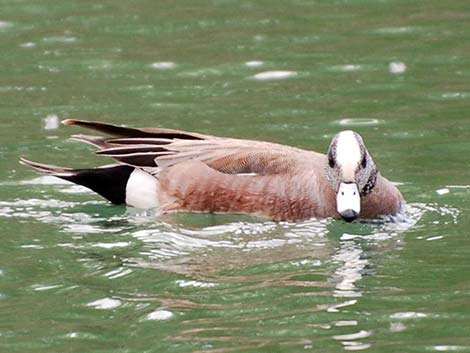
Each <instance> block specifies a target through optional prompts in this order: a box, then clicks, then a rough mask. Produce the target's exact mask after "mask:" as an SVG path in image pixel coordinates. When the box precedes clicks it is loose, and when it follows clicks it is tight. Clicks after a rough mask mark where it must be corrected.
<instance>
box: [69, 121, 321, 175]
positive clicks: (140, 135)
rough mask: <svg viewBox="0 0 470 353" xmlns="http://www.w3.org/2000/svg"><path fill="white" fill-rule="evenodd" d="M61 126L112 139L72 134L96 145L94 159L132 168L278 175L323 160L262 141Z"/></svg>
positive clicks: (102, 126) (100, 125)
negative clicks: (188, 167)
mask: <svg viewBox="0 0 470 353" xmlns="http://www.w3.org/2000/svg"><path fill="white" fill-rule="evenodd" d="M65 123H66V124H67V125H79V126H83V127H87V128H91V129H94V130H97V131H100V132H105V133H107V134H111V135H114V136H117V137H108V138H107V137H96V136H88V135H74V136H72V138H73V139H75V140H79V141H84V142H87V143H90V144H93V145H95V146H97V147H98V148H99V150H98V151H97V152H96V153H97V154H99V155H104V156H109V157H112V158H113V159H114V160H116V161H118V162H121V163H125V164H129V165H133V166H137V167H147V168H159V169H161V168H167V167H170V166H173V165H175V164H178V163H183V162H186V161H200V162H203V163H205V164H206V165H207V166H209V167H211V168H213V169H215V170H217V171H220V172H222V173H227V174H240V173H256V174H278V173H286V172H292V171H293V170H296V169H297V168H296V167H300V166H302V167H303V168H305V164H306V163H307V164H308V163H312V162H313V163H316V162H318V161H319V160H320V159H321V160H323V159H324V155H322V154H320V153H316V152H310V151H306V150H302V149H298V148H294V147H288V146H284V145H279V144H275V143H269V142H262V141H251V140H241V139H232V138H221V137H215V136H211V135H203V134H198V133H192V132H186V131H180V130H171V129H158V128H144V129H131V128H126V127H120V126H114V125H108V124H103V123H94V122H84V121H78V120H71V119H67V120H66V121H65Z"/></svg>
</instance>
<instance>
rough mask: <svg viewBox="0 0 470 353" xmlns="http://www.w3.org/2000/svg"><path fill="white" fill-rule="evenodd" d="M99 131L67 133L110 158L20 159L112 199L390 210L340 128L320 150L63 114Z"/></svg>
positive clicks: (355, 144) (339, 213)
mask: <svg viewBox="0 0 470 353" xmlns="http://www.w3.org/2000/svg"><path fill="white" fill-rule="evenodd" d="M62 123H63V124H65V125H69V126H72V125H73V126H78V127H82V128H87V129H91V130H94V131H95V132H98V133H101V134H104V135H105V136H102V135H99V136H98V135H84V134H77V135H72V136H71V139H72V140H76V141H80V142H84V143H87V144H90V145H93V146H94V147H95V148H97V151H96V152H95V153H96V154H97V155H100V156H107V157H111V158H112V159H113V160H114V163H113V164H111V165H104V166H100V167H94V168H85V169H72V168H64V167H58V166H55V165H49V164H43V163H38V162H34V161H31V160H28V159H26V158H20V163H21V164H23V165H25V166H28V167H31V168H33V169H35V170H37V171H39V172H41V173H44V174H47V175H52V176H55V177H58V178H61V179H64V180H67V181H70V182H72V183H75V184H79V185H82V186H85V187H87V188H89V189H91V190H92V191H94V192H96V193H98V194H99V195H101V196H102V197H104V198H105V199H107V200H109V201H110V202H111V203H113V204H125V205H127V206H131V207H135V208H140V209H156V210H157V211H158V212H161V213H168V212H178V211H186V212H207V213H240V214H250V215H255V216H259V217H264V218H268V219H271V220H274V221H301V220H306V219H310V218H317V219H324V218H333V219H342V220H344V221H346V222H352V221H354V220H361V219H374V218H380V217H383V216H394V215H397V214H398V213H399V212H401V211H402V209H403V207H404V204H405V201H404V199H403V196H402V194H401V193H400V191H399V190H398V189H397V187H396V186H395V185H394V183H392V182H390V181H389V180H388V179H386V178H385V177H383V176H382V175H381V174H380V172H379V170H378V168H377V166H376V164H375V163H374V160H373V159H372V157H371V155H370V154H369V152H368V150H367V148H366V146H365V144H364V141H363V139H362V137H361V136H360V135H359V134H358V133H357V132H355V131H352V130H344V131H340V132H338V133H337V134H336V135H334V136H333V138H332V140H331V142H330V144H329V147H328V150H327V152H326V154H323V153H320V152H315V151H309V150H305V149H300V148H296V147H290V146H286V145H282V144H277V143H272V142H264V141H256V140H245V139H237V138H228V137H219V136H212V135H206V134H201V133H197V132H188V131H182V130H175V129H166V128H131V127H125V126H119V125H112V124H107V123H103V122H97V121H86V120H77V119H65V120H63V121H62Z"/></svg>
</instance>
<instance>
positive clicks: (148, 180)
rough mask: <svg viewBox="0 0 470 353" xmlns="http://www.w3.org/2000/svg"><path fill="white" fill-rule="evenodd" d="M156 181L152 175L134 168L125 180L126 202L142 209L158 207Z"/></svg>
mask: <svg viewBox="0 0 470 353" xmlns="http://www.w3.org/2000/svg"><path fill="white" fill-rule="evenodd" d="M157 182H158V181H157V179H155V178H154V177H153V176H151V175H150V174H148V173H146V172H144V171H142V170H140V169H137V168H136V169H135V170H134V171H133V172H132V173H131V175H130V177H129V180H128V181H127V185H126V204H127V205H129V206H132V207H136V208H142V209H147V208H155V207H158V187H157Z"/></svg>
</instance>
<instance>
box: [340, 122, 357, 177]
mask: <svg viewBox="0 0 470 353" xmlns="http://www.w3.org/2000/svg"><path fill="white" fill-rule="evenodd" d="M336 161H337V162H338V164H339V165H340V166H341V170H342V172H343V181H345V182H354V179H355V178H354V176H355V172H356V168H357V166H358V165H359V163H360V161H361V149H360V147H359V142H358V141H357V139H356V137H355V136H354V132H352V131H351V130H346V131H341V132H340V133H339V135H338V139H337V143H336Z"/></svg>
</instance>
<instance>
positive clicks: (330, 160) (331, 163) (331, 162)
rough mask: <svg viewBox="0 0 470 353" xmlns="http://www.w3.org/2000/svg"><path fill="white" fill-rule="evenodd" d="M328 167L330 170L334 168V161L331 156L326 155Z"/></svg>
mask: <svg viewBox="0 0 470 353" xmlns="http://www.w3.org/2000/svg"><path fill="white" fill-rule="evenodd" d="M328 165H329V166H330V168H334V167H335V160H334V159H333V156H331V155H330V154H329V155H328Z"/></svg>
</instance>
